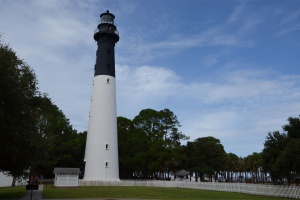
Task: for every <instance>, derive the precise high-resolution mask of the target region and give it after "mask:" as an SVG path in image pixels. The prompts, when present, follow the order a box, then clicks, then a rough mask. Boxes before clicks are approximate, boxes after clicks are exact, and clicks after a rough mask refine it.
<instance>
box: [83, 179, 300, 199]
mask: <svg viewBox="0 0 300 200" xmlns="http://www.w3.org/2000/svg"><path fill="white" fill-rule="evenodd" d="M79 186H151V187H175V188H191V189H200V190H214V191H224V192H239V193H247V194H256V195H266V196H277V197H286V198H294V199H300V187H299V186H282V185H280V186H278V185H265V184H246V183H218V182H185V181H132V180H126V181H84V180H79Z"/></svg>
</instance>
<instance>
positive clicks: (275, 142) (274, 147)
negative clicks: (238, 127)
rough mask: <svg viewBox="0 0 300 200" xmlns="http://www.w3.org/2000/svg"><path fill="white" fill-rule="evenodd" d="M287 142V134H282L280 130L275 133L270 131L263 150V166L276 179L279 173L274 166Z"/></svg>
mask: <svg viewBox="0 0 300 200" xmlns="http://www.w3.org/2000/svg"><path fill="white" fill-rule="evenodd" d="M286 143H287V136H286V134H284V133H283V134H280V132H279V131H275V132H273V133H270V132H269V133H268V135H267V137H266V141H265V143H264V149H263V152H262V159H263V168H264V170H265V171H266V172H269V173H270V175H271V176H272V177H273V179H274V181H275V179H276V178H279V174H278V173H277V172H276V170H275V168H274V166H275V163H276V160H277V158H278V156H279V155H280V153H281V152H282V151H283V150H284V148H285V146H286Z"/></svg>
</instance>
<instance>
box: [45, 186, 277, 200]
mask: <svg viewBox="0 0 300 200" xmlns="http://www.w3.org/2000/svg"><path fill="white" fill-rule="evenodd" d="M43 198H44V199H71V198H85V199H88V198H94V199H95V198H137V199H138V198H140V199H165V200H177V199H178V200H179V199H180V200H192V199H193V200H194V199H197V200H198V199H199V200H209V199H212V200H221V199H233V200H235V199H239V200H247V199H249V200H250V199H251V200H256V199H257V200H278V199H281V198H278V197H268V196H258V195H250V194H241V193H232V192H217V191H205V190H196V189H186V188H160V187H142V186H136V187H118V186H116V187H115V186H102V187H100V186H89V187H79V188H55V187H53V186H52V187H50V186H48V187H47V188H46V187H44V192H43Z"/></svg>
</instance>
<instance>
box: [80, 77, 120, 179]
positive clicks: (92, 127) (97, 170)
mask: <svg viewBox="0 0 300 200" xmlns="http://www.w3.org/2000/svg"><path fill="white" fill-rule="evenodd" d="M106 145H108V148H106ZM85 161H86V164H85V174H84V180H106V181H109V180H110V181H116V180H119V161H118V136H117V110H116V85H115V78H114V77H112V76H108V75H99V76H95V77H94V81H93V92H92V100H91V109H90V118H89V128H88V134H87V142H86V150H85ZM106 163H107V166H106Z"/></svg>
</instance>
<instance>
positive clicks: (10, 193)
mask: <svg viewBox="0 0 300 200" xmlns="http://www.w3.org/2000/svg"><path fill="white" fill-rule="evenodd" d="M25 193H26V189H25V186H17V187H0V199H20V198H22V197H23V196H24V195H25Z"/></svg>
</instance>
